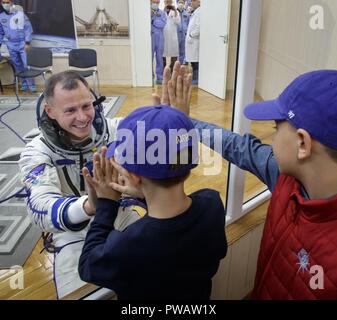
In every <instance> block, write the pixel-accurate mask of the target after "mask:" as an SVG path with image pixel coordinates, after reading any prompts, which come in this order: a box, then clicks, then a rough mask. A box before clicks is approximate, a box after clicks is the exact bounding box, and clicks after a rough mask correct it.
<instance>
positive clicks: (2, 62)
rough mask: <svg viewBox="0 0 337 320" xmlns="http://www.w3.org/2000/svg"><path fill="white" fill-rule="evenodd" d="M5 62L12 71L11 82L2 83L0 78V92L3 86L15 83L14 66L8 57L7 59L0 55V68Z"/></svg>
mask: <svg viewBox="0 0 337 320" xmlns="http://www.w3.org/2000/svg"><path fill="white" fill-rule="evenodd" d="M5 64H6V65H8V66H9V67H10V68H11V70H12V72H13V82H11V83H6V84H3V83H2V80H1V78H0V91H1V93H3V87H4V86H11V85H13V84H15V68H14V66H13V64H12V63H11V61H10V60H9V59H7V58H5V57H2V56H1V55H0V68H1V66H2V65H5ZM0 75H1V72H0Z"/></svg>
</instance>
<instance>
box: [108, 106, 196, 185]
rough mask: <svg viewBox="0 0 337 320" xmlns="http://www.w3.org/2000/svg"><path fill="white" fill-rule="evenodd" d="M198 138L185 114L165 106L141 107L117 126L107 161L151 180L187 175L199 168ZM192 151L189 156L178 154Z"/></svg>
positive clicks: (109, 147)
mask: <svg viewBox="0 0 337 320" xmlns="http://www.w3.org/2000/svg"><path fill="white" fill-rule="evenodd" d="M198 141H199V136H198V132H197V130H196V129H195V128H194V126H193V124H192V122H191V120H190V119H189V117H188V116H186V115H185V114H184V113H183V112H181V111H179V110H177V109H174V108H172V107H169V106H166V105H160V106H150V107H141V108H138V109H136V110H135V111H133V112H131V113H130V114H129V115H128V116H127V117H126V118H124V119H123V120H122V121H121V122H120V123H119V125H118V128H117V137H116V140H115V141H114V142H112V143H111V144H110V145H109V146H108V151H107V154H106V157H107V158H110V157H115V161H116V162H117V163H119V164H120V165H121V166H122V167H123V168H125V169H126V170H128V171H129V172H132V173H136V174H138V175H140V176H143V177H147V178H151V179H168V178H173V177H179V176H183V175H185V174H187V173H188V172H189V171H190V170H191V169H193V168H194V167H196V166H197V165H198V161H199V157H198ZM188 148H191V152H190V156H189V157H185V158H180V164H179V165H177V153H178V152H180V153H181V154H185V155H186V154H188V152H183V150H187V149H188Z"/></svg>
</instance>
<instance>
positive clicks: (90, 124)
mask: <svg viewBox="0 0 337 320" xmlns="http://www.w3.org/2000/svg"><path fill="white" fill-rule="evenodd" d="M93 100H94V97H93V95H92V94H91V92H90V89H89V86H88V83H87V82H86V80H85V79H84V78H83V77H81V76H80V75H79V74H78V73H76V72H74V71H65V72H62V73H59V74H55V75H53V76H52V77H51V78H49V79H48V81H47V82H46V86H45V91H44V101H45V105H44V110H43V113H42V115H41V116H40V115H39V119H38V123H39V127H40V130H41V134H40V135H39V136H38V137H36V138H34V139H33V140H32V141H31V142H30V143H28V144H27V145H26V147H25V149H24V150H23V152H22V153H21V157H20V161H19V167H20V175H21V178H22V181H23V183H24V185H25V188H26V191H27V194H28V196H27V209H28V213H29V215H30V217H31V220H32V221H33V222H34V223H35V224H36V225H37V226H39V227H40V228H41V230H42V231H43V233H44V240H45V247H46V249H47V250H49V251H51V249H53V250H52V251H54V252H55V259H54V281H55V285H56V289H57V295H58V297H59V298H61V297H63V296H65V295H66V294H69V293H70V292H72V291H74V290H75V289H77V288H79V287H81V286H83V285H84V284H85V283H84V282H83V281H82V280H80V278H79V276H78V271H77V269H78V260H79V255H80V253H81V250H82V246H83V242H84V239H85V236H86V233H87V228H88V224H89V223H90V219H91V217H92V216H93V215H94V214H95V201H94V200H95V199H94V198H95V197H94V195H93V193H92V192H91V191H90V190H89V192H87V191H88V190H87V191H86V190H85V184H84V179H83V176H82V175H81V169H82V168H83V167H84V166H86V167H87V168H88V169H89V170H90V168H92V157H93V154H94V152H96V151H99V150H100V148H101V147H102V146H103V145H106V144H108V143H109V142H111V141H112V140H113V139H114V138H115V133H116V129H117V125H118V123H119V121H120V120H121V118H114V119H108V118H105V117H104V116H103V112H102V108H101V105H100V103H99V101H98V100H95V101H93ZM87 194H89V195H90V196H88V195H87ZM123 201H124V203H122V205H121V209H120V212H119V219H118V222H117V225H115V227H116V228H117V229H119V230H122V229H123V228H125V227H126V226H127V225H129V224H130V223H132V222H134V221H135V220H137V219H139V218H140V216H141V215H142V214H143V213H144V212H143V211H142V210H139V209H138V212H139V213H138V212H137V211H136V209H135V210H134V208H135V206H131V205H139V206H142V205H141V201H139V202H138V201H137V200H136V199H132V201H131V200H130V199H128V198H126V200H125V199H124V200H123ZM123 201H122V202H123Z"/></svg>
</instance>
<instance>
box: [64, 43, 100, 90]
mask: <svg viewBox="0 0 337 320" xmlns="http://www.w3.org/2000/svg"><path fill="white" fill-rule="evenodd" d="M68 57H69V58H68V63H69V68H70V69H71V70H75V71H77V72H78V73H79V74H80V75H81V76H82V77H85V78H86V77H90V76H93V78H94V85H93V90H94V92H95V93H96V94H98V95H99V79H98V69H97V54H96V51H95V50H94V49H82V48H81V49H72V50H70V51H69V56H68ZM79 69H85V70H79ZM96 84H97V91H96Z"/></svg>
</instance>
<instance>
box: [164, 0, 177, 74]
mask: <svg viewBox="0 0 337 320" xmlns="http://www.w3.org/2000/svg"><path fill="white" fill-rule="evenodd" d="M164 11H165V12H166V15H167V22H166V25H165V27H164V53H163V60H164V66H165V65H166V64H167V61H166V59H167V58H168V57H171V63H170V69H171V70H173V65H174V63H175V62H176V61H177V59H178V56H179V41H178V26H179V25H180V15H179V13H178V10H177V9H176V8H175V6H174V5H173V1H172V0H165V9H164Z"/></svg>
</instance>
